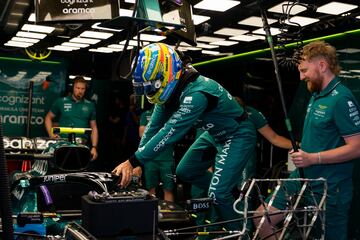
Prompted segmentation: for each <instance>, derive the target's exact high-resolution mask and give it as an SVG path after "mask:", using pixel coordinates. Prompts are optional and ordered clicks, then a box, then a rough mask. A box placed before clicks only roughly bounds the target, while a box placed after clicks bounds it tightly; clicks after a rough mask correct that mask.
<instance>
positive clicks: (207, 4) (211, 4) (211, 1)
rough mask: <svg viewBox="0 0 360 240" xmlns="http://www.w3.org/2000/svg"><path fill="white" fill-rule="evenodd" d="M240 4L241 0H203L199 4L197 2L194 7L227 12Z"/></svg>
mask: <svg viewBox="0 0 360 240" xmlns="http://www.w3.org/2000/svg"><path fill="white" fill-rule="evenodd" d="M239 4H240V2H239V1H233V0H221V1H219V0H203V1H201V2H199V3H198V4H195V5H194V8H198V9H205V10H212V11H218V12H225V11H227V10H229V9H230V8H233V7H235V6H236V5H239Z"/></svg>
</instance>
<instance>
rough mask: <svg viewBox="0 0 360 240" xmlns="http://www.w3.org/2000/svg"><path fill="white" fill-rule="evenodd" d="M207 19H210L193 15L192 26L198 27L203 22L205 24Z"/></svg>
mask: <svg viewBox="0 0 360 240" xmlns="http://www.w3.org/2000/svg"><path fill="white" fill-rule="evenodd" d="M209 19H210V17H208V16H203V15H196V14H193V21H194V25H199V24H201V23H203V22H206V21H207V20H209Z"/></svg>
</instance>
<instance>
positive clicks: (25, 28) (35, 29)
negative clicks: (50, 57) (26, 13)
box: [21, 24, 55, 33]
mask: <svg viewBox="0 0 360 240" xmlns="http://www.w3.org/2000/svg"><path fill="white" fill-rule="evenodd" d="M21 30H23V31H30V32H39V33H51V32H52V31H54V30H55V28H54V27H48V26H42V25H34V24H24V26H23V27H22V28H21Z"/></svg>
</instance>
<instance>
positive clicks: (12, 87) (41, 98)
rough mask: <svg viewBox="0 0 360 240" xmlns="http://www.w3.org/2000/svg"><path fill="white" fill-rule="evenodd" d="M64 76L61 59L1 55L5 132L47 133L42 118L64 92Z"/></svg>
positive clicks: (0, 86)
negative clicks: (36, 58) (35, 58)
mask: <svg viewBox="0 0 360 240" xmlns="http://www.w3.org/2000/svg"><path fill="white" fill-rule="evenodd" d="M66 77H67V73H66V64H65V63H63V62H55V61H43V62H34V61H31V60H28V59H21V58H5V57H0V117H1V122H2V124H3V130H4V136H26V134H27V133H28V132H29V136H27V137H39V136H47V134H46V131H45V127H44V118H45V115H46V113H47V112H48V110H49V109H50V107H51V105H52V103H53V102H54V101H55V100H56V99H57V98H58V97H60V96H61V94H62V93H63V92H64V90H65V84H66V81H65V80H66ZM31 82H32V84H31ZM31 85H33V87H32V88H31V87H30V86H31ZM31 93H32V94H31ZM30 99H31V100H30ZM30 101H31V105H29V102H30ZM29 109H30V110H31V112H30V114H29ZM29 116H30V118H29V119H28V117H29ZM28 121H30V126H29V130H28V129H27V127H28V124H27V123H28Z"/></svg>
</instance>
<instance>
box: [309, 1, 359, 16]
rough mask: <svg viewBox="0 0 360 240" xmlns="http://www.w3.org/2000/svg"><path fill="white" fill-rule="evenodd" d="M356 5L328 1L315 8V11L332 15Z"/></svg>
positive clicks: (346, 10) (353, 7) (351, 8)
mask: <svg viewBox="0 0 360 240" xmlns="http://www.w3.org/2000/svg"><path fill="white" fill-rule="evenodd" d="M357 7H358V6H357V5H353V4H347V3H341V2H330V3H327V4H325V5H322V6H321V7H318V8H317V10H316V11H317V12H320V13H326V14H332V15H340V14H342V13H344V12H348V11H350V10H353V9H355V8H357Z"/></svg>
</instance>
